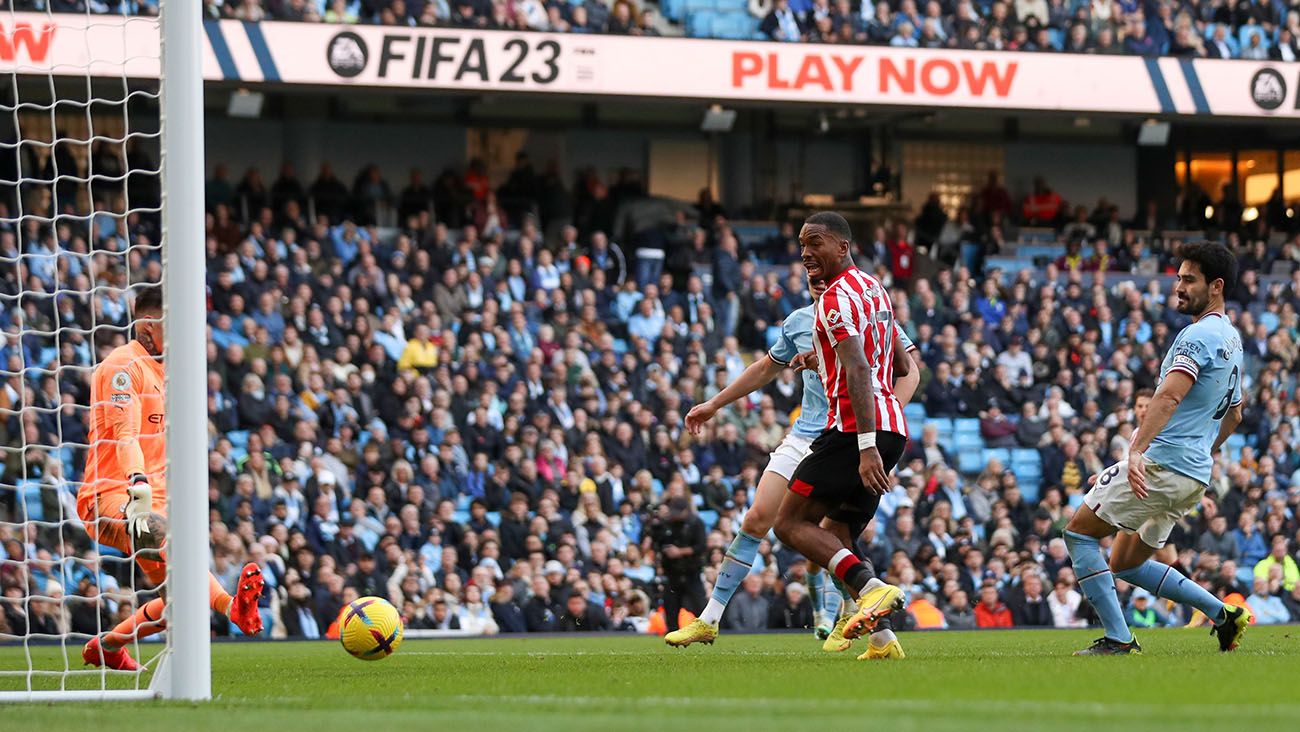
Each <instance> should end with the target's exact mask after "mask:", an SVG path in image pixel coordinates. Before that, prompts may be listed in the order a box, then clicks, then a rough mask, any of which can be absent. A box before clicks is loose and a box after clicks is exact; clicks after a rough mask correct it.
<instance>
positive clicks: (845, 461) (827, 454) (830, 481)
mask: <svg viewBox="0 0 1300 732" xmlns="http://www.w3.org/2000/svg"><path fill="white" fill-rule="evenodd" d="M905 447H907V438H906V437H904V436H902V435H900V434H896V433H894V432H877V433H876V449H877V450H878V451H880V459H881V461H883V462H884V464H885V473H886V474H888V473H889V471H891V470H893V469H894V466H895V465H897V464H898V460H899V458H901V457H902V456H903V448H905ZM860 459H861V458H860V454H859V452H858V435H857V433H854V432H840V431H839V430H837V429H828V430H826V431H824V432H822V433H821V434H820V435H818V436H817V439H815V440H813V443H812V445H811V446H810V448H809V453H808V455H807V457H805V458H804V459H803V460H802V461H800V463H799V467H798V468H795V471H794V475H793V476H791V478H790V490H791V491H792V492H794V493H797V494H799V495H801V496H804V497H807V498H811V499H813V500H814V501H818V502H820V503H823V504H825V505H826V506H827V508H828V512H827V515H828V516H830V518H832V519H834V520H836V521H846V522H847V519H849V518H850V517H857V518H859V519H861V518H862V517H865V519H866V520H867V521H869V520H871V517H872V516H875V515H876V509H877V508H878V507H879V506H880V496H877V495H876V494H875V493H873V492H871V491H870V490H868V489H867V487H866V486H865V485H863V484H862V478H861V476H859V475H858V465H859V461H860Z"/></svg>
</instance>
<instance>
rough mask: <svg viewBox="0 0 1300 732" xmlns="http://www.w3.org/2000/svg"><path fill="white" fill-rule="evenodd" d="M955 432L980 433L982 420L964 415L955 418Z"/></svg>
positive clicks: (953, 424)
mask: <svg viewBox="0 0 1300 732" xmlns="http://www.w3.org/2000/svg"><path fill="white" fill-rule="evenodd" d="M952 426H953V432H955V433H956V434H959V435H961V434H975V435H978V434H979V433H980V421H979V420H978V419H975V418H973V417H962V418H958V419H955V420H953V423H952Z"/></svg>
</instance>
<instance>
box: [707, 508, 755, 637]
mask: <svg viewBox="0 0 1300 732" xmlns="http://www.w3.org/2000/svg"><path fill="white" fill-rule="evenodd" d="M761 541H762V540H761V539H759V538H758V537H754V536H750V535H749V534H746V533H745V532H743V531H739V532H736V538H735V539H734V540H733V541H732V542H731V546H729V547H727V557H726V559H724V560H722V569H720V570H718V579H717V581H715V582H714V583H713V595H712V596H711V597H710V598H709V604H708V605H707V606H706V607H705V608H704V612H702V613H700V619H701V620H704V621H706V622H709V623H713V624H715V625H716V624H717V623H718V621H719V620H721V619H722V611H723V610H726V609H727V603H728V602H731V596H732V595H734V594H736V588H737V587H740V582H741V580H743V579H745V576H746V575H748V574H749V570H750V569H752V568H753V566H754V557H757V556H758V545H759V544H760V543H761Z"/></svg>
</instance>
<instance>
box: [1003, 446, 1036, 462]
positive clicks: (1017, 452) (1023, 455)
mask: <svg viewBox="0 0 1300 732" xmlns="http://www.w3.org/2000/svg"><path fill="white" fill-rule="evenodd" d="M1025 463H1033V464H1034V465H1042V463H1043V456H1042V455H1039V454H1038V451H1037V450H1035V449H1034V448H1032V447H1017V448H1013V449H1012V450H1011V464H1012V465H1024V464H1025Z"/></svg>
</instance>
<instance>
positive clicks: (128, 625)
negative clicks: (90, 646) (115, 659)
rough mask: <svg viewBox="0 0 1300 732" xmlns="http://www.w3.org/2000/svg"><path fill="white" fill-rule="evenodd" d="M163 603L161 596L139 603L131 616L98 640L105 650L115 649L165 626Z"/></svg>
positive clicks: (145, 636)
mask: <svg viewBox="0 0 1300 732" xmlns="http://www.w3.org/2000/svg"><path fill="white" fill-rule="evenodd" d="M164 607H165V603H164V602H163V599H162V598H161V597H155V598H154V599H152V600H150V601H149V602H146V603H145V604H143V605H141V606H140V607H139V609H137V610H136V611H135V612H134V613H132V614H131V617H129V618H127V619H126V620H123V621H122V622H120V623H118V624H117V627H115V628H113V630H112V631H111V632H109V633H108V634H106V635H105V636H104V637H103V638H102V639H101V640H100V646H101V647H102V648H103V649H104V650H105V651H116V650H118V649H120V648H121V647H122V646H124V645H126V644H127V643H130V642H131V641H132V640H136V639H139V638H147V637H148V636H151V635H153V634H154V633H157V632H159V631H161V630H163V629H164V628H166V627H167V623H166V621H164V620H163V619H162V616H163V608H164Z"/></svg>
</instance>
